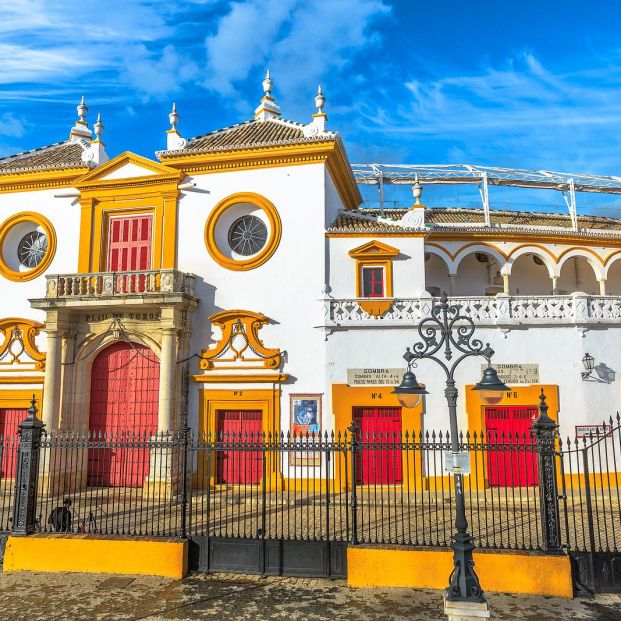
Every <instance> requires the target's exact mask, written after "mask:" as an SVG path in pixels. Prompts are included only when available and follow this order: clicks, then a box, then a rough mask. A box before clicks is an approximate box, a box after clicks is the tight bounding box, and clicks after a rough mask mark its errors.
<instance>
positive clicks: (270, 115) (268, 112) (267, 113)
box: [254, 69, 280, 121]
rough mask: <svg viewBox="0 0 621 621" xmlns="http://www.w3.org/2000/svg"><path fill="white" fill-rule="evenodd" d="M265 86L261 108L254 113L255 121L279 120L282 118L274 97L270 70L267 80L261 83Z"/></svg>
mask: <svg viewBox="0 0 621 621" xmlns="http://www.w3.org/2000/svg"><path fill="white" fill-rule="evenodd" d="M261 85H262V86H263V97H262V99H261V103H260V104H259V107H258V108H257V109H256V110H255V111H254V118H255V121H267V120H268V119H277V118H278V117H279V116H280V108H279V107H278V106H277V105H276V100H275V99H274V98H273V97H272V89H273V87H274V82H272V78H271V77H270V70H269V69H268V70H267V71H266V73H265V79H264V80H263V82H262V83H261Z"/></svg>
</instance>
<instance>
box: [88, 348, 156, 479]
mask: <svg viewBox="0 0 621 621" xmlns="http://www.w3.org/2000/svg"><path fill="white" fill-rule="evenodd" d="M159 380H160V363H159V360H158V358H157V356H156V355H155V354H154V353H153V352H152V351H151V350H150V349H149V348H147V347H145V346H144V345H138V344H137V343H131V344H130V343H125V342H122V343H114V344H113V345H110V346H109V347H106V348H105V349H104V350H103V351H101V352H100V353H99V354H98V355H97V357H96V358H95V360H94V361H93V368H92V371H91V403H90V416H89V430H90V431H91V432H92V433H93V434H95V435H96V436H97V438H98V437H99V436H100V435H101V436H102V437H104V438H106V439H107V440H108V442H107V443H106V444H105V446H101V447H97V446H94V447H93V448H92V449H90V450H89V456H88V479H89V484H91V485H110V486H127V487H140V486H142V484H143V482H144V479H145V478H146V476H147V475H148V474H149V449H148V447H147V446H146V445H145V446H142V447H139V448H129V446H127V444H126V443H128V442H131V441H132V440H134V441H135V440H138V439H139V440H140V442H142V443H143V444H146V442H148V440H149V438H150V436H152V435H153V434H155V432H156V431H157V412H158V403H159ZM102 444H103V443H102Z"/></svg>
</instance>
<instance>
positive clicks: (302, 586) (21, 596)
mask: <svg viewBox="0 0 621 621" xmlns="http://www.w3.org/2000/svg"><path fill="white" fill-rule="evenodd" d="M488 597H489V601H490V606H491V609H492V615H493V617H492V618H493V619H498V620H510V619H511V620H513V619H515V620H517V619H519V620H523V621H548V620H550V621H563V620H565V619H567V620H569V619H572V620H574V619H575V620H576V621H580V620H592V621H619V619H621V596H612V595H610V596H599V597H598V598H597V599H595V600H587V599H575V600H561V599H555V598H544V597H522V596H514V595H503V594H497V593H490V594H488ZM441 601H442V594H441V592H440V591H431V590H429V591H412V590H410V589H364V590H354V589H350V588H348V587H347V586H346V585H345V584H344V583H343V582H340V581H333V582H332V581H327V580H302V579H293V578H267V579H263V578H258V577H247V576H234V575H223V574H220V575H217V576H213V575H212V576H209V575H206V574H192V575H191V576H189V577H188V578H186V579H185V580H183V581H180V582H174V581H171V580H167V579H163V578H151V577H144V576H137V577H135V578H131V577H120V576H119V577H109V576H103V575H87V574H34V573H33V574H30V573H24V574H0V619H1V620H2V621H4V620H5V619H19V620H21V619H28V620H29V621H30V620H32V621H39V620H46V621H47V620H49V619H61V618H62V619H72V620H74V621H82V620H84V621H87V620H88V621H90V620H97V621H100V620H108V619H110V620H115V621H116V620H119V621H125V620H132V621H138V620H139V619H140V620H151V621H156V620H159V619H178V620H188V621H198V620H200V619H224V620H225V621H234V620H238V619H239V620H252V621H261V620H263V619H266V620H267V619H304V620H305V621H315V620H320V619H330V620H346V619H347V620H352V621H367V620H371V619H373V620H384V619H386V620H388V619H404V620H405V619H408V620H412V621H436V620H440V619H443V620H444V619H446V617H444V615H443V614H442V610H441Z"/></svg>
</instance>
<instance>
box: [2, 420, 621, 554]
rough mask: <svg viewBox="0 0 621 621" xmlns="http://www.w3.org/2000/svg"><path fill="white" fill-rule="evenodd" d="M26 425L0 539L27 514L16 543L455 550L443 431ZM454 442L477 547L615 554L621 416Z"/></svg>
mask: <svg viewBox="0 0 621 621" xmlns="http://www.w3.org/2000/svg"><path fill="white" fill-rule="evenodd" d="M28 424H29V420H27V421H25V423H22V431H21V432H22V446H21V448H20V450H19V451H18V449H17V441H16V440H15V439H12V438H6V439H3V440H2V441H1V443H0V446H1V447H2V462H1V463H2V467H3V470H2V476H1V478H0V494H1V495H0V530H5V531H6V530H9V529H10V528H11V527H12V523H11V522H12V520H13V519H14V518H15V516H18V514H19V509H20V507H23V508H24V510H23V511H22V514H19V515H21V517H20V518H19V524H17V520H16V518H15V520H16V521H15V524H17V526H15V524H13V526H15V529H16V530H17V531H18V532H21V533H22V534H23V533H27V532H33V531H34V532H37V531H40V532H50V531H61V532H69V533H83V532H84V533H101V534H120V535H136V536H160V537H171V536H172V537H186V536H208V537H227V538H241V539H243V538H247V539H253V538H265V539H271V540H273V539H280V540H293V541H342V542H349V543H354V544H357V543H370V544H402V545H408V546H410V545H412V546H448V545H449V544H450V539H451V534H452V533H453V530H454V528H453V521H454V517H455V516H454V511H455V506H454V488H453V477H452V476H451V474H450V473H449V472H448V471H446V469H445V466H446V460H447V455H449V454H450V450H451V443H450V438H449V435H448V433H443V432H439V433H435V432H425V433H424V434H422V433H421V434H418V433H417V434H410V433H408V432H407V431H406V432H404V433H403V434H398V435H397V434H393V433H381V434H380V433H378V434H361V433H360V431H359V430H357V429H356V428H354V427H352V428H351V429H350V430H348V431H347V432H344V433H337V434H334V433H332V434H327V433H326V434H323V435H321V436H319V435H316V436H294V435H290V434H286V435H285V434H277V435H274V436H271V435H264V434H226V435H219V436H217V437H212V436H209V435H201V436H199V437H198V438H197V437H194V435H193V434H192V432H191V431H190V430H189V429H186V430H182V431H177V432H171V433H158V434H156V435H147V434H143V435H137V434H136V435H127V434H125V435H114V434H112V435H105V434H97V435H92V434H87V433H81V432H65V431H58V432H51V433H46V432H45V431H41V430H39V431H37V430H38V429H39V427H36V426H35V427H36V428H33V427H32V426H28ZM39 441H40V446H39V444H38V442H39ZM460 443H461V450H462V451H468V453H469V456H470V474H469V476H466V477H465V479H464V484H465V491H466V503H467V504H466V510H467V516H468V520H469V523H470V526H469V528H470V532H471V533H472V535H473V536H474V538H475V542H476V545H477V546H478V547H482V548H492V549H513V550H544V551H545V550H547V551H550V550H554V549H561V548H563V547H564V548H567V549H569V550H576V551H581V552H610V553H618V552H619V550H620V549H621V503H620V498H621V491H620V490H619V483H620V482H621V481H620V479H621V472H620V471H619V468H620V467H621V420H620V419H619V416H618V415H617V418H616V420H612V419H610V421H609V422H608V423H606V424H603V425H602V426H600V427H597V428H595V429H594V430H592V432H591V434H590V435H589V436H588V437H585V438H582V439H573V440H572V439H569V438H568V439H567V440H565V441H562V440H561V439H560V438H558V437H557V436H556V435H555V433H554V431H553V430H552V431H551V435H550V436H549V442H548V444H546V442H544V440H543V439H542V437H541V436H539V435H537V433H535V435H534V436H532V437H531V436H526V435H519V436H518V435H512V434H506V435H505V434H496V433H494V432H488V433H474V434H472V435H470V434H465V435H463V436H462V437H461V438H460ZM546 460H547V461H546ZM618 462H619V463H618ZM20 477H21V479H20ZM65 500H70V501H71V504H70V505H69V504H65V505H64V504H63V503H64V502H65ZM14 505H16V506H14ZM63 507H64V508H63ZM26 509H27V510H26ZM14 512H15V516H14ZM555 522H557V523H558V524H555Z"/></svg>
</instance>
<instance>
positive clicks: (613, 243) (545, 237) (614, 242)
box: [403, 229, 621, 248]
mask: <svg viewBox="0 0 621 621" xmlns="http://www.w3.org/2000/svg"><path fill="white" fill-rule="evenodd" d="M428 235H429V237H430V238H433V239H434V240H437V241H464V240H466V239H479V240H487V241H499V238H500V239H501V240H502V241H503V242H523V243H524V245H526V246H534V245H535V244H533V243H531V240H537V241H538V242H549V243H551V244H580V243H582V244H583V243H584V241H585V239H589V240H591V241H592V242H593V245H594V246H606V247H608V246H610V247H613V248H618V247H620V246H621V240H620V239H610V238H609V239H602V238H600V237H595V236H593V237H588V236H587V235H580V236H577V235H576V236H574V235H571V234H563V235H550V234H546V233H545V232H544V231H541V232H540V231H532V233H529V234H526V233H525V234H516V233H513V232H512V233H506V234H505V233H503V230H502V229H492V230H491V231H477V230H473V229H465V230H464V231H463V232H461V231H459V232H454V233H453V232H451V233H449V232H444V231H434V230H433V229H432V230H431V231H430V232H429V233H428ZM403 237H411V235H410V234H403Z"/></svg>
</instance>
